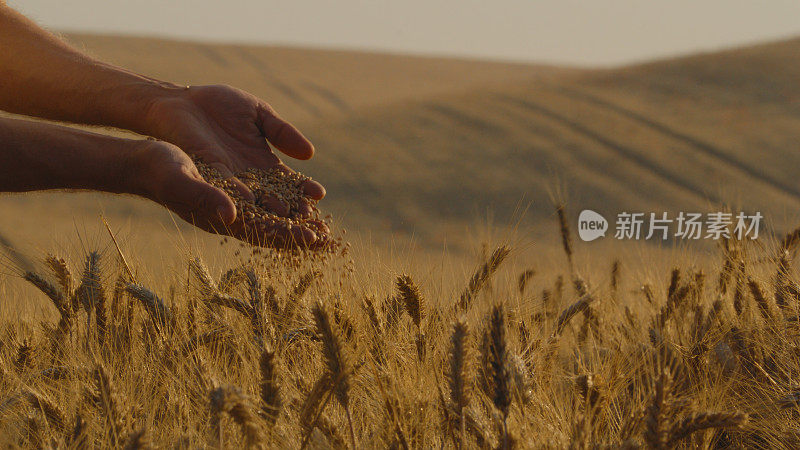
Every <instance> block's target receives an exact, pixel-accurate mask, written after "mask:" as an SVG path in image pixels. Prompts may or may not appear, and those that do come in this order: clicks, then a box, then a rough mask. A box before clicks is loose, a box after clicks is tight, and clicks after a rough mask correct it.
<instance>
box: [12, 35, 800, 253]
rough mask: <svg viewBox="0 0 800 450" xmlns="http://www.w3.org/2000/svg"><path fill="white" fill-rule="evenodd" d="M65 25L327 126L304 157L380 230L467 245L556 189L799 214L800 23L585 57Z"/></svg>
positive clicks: (165, 237) (101, 199)
mask: <svg viewBox="0 0 800 450" xmlns="http://www.w3.org/2000/svg"><path fill="white" fill-rule="evenodd" d="M68 38H69V40H71V41H72V42H74V43H76V44H77V45H80V46H82V47H84V48H86V49H87V50H89V51H90V52H91V53H93V54H95V55H97V56H99V57H101V58H103V59H107V60H110V61H112V62H115V63H118V64H121V65H123V66H126V67H129V68H131V69H133V70H136V71H141V72H144V73H147V74H149V75H152V76H156V77H161V78H165V79H168V80H171V81H174V82H179V83H186V84H198V83H228V84H232V85H235V86H237V87H240V88H243V89H246V90H249V91H252V92H254V93H255V94H257V95H259V96H262V97H263V98H265V99H267V100H268V101H269V102H270V103H271V104H272V105H273V106H274V107H275V108H276V109H277V110H278V111H280V112H281V113H282V114H283V115H284V116H285V117H287V118H288V119H290V120H293V121H294V122H295V123H297V124H298V125H299V126H300V127H301V129H302V130H303V131H304V132H305V133H306V134H307V135H308V136H309V137H310V138H311V139H312V141H313V142H314V143H315V145H316V147H317V149H318V154H317V157H315V158H314V160H312V161H309V162H303V163H298V164H292V165H293V166H294V167H296V168H298V169H299V170H302V171H304V172H306V173H308V174H310V175H312V176H314V177H315V178H316V179H318V180H320V181H321V182H323V183H324V184H325V185H326V187H327V188H328V192H329V195H328V198H327V199H326V200H325V205H324V208H325V209H326V210H328V211H330V212H332V213H333V214H334V215H335V216H336V217H337V218H339V219H341V220H342V221H343V223H344V225H345V226H346V228H348V229H349V230H350V231H351V232H356V233H357V234H358V235H361V236H371V237H372V240H373V241H375V242H377V243H384V242H387V241H388V240H389V238H390V237H392V238H393V239H395V240H402V239H404V238H406V237H410V236H413V237H414V238H415V239H416V240H417V241H418V242H420V243H422V244H423V245H424V246H429V247H431V248H439V247H440V246H441V245H442V243H443V242H445V241H446V242H447V244H448V245H449V246H450V248H451V249H454V250H456V251H458V250H460V249H463V248H464V246H465V245H468V244H470V243H471V242H472V241H468V240H467V239H466V238H464V237H463V236H464V235H465V230H466V229H467V227H476V226H480V224H481V223H483V222H484V221H485V219H486V218H487V217H492V218H493V221H494V222H495V223H497V224H508V223H510V222H515V221H516V220H517V219H519V227H518V231H519V232H521V233H522V234H524V235H525V236H529V237H533V238H534V239H536V238H537V237H542V238H544V237H545V236H550V233H551V231H552V228H553V220H552V208H551V198H552V195H553V194H552V193H553V192H557V193H558V194H556V195H558V196H561V197H564V198H566V200H567V202H568V204H569V206H570V208H571V209H572V210H573V211H575V212H577V211H579V210H581V209H584V208H591V209H595V210H597V211H600V212H603V213H605V214H608V215H609V216H613V215H614V214H616V213H618V212H622V211H644V212H650V211H654V212H658V211H662V210H663V211H671V212H677V211H711V210H718V209H720V207H719V206H718V205H719V204H720V203H727V204H732V207H733V208H734V209H735V210H737V211H738V210H739V209H741V208H744V209H745V210H747V211H755V210H758V211H760V212H762V214H764V215H765V216H766V218H767V220H768V221H769V223H770V224H772V225H774V226H775V227H777V228H778V229H779V230H783V229H785V228H786V227H789V226H793V225H795V224H796V223H800V214H798V213H797V211H800V186H798V185H797V184H796V183H795V180H796V178H797V173H796V171H797V167H800V154H798V152H797V151H796V148H797V142H798V138H800V114H799V113H800V108H798V105H799V104H800V103H798V98H800V86H798V84H797V83H796V80H797V79H798V75H800V61H798V60H797V58H793V57H792V55H795V54H797V52H798V51H799V50H800V41H798V40H793V41H786V42H779V43H773V44H767V45H760V46H755V47H750V48H745V49H739V50H732V51H726V52H721V53H714V54H703V55H695V56H690V57H686V58H678V59H672V60H668V61H658V62H652V63H648V64H643V65H639V66H634V67H626V68H620V69H614V70H597V71H590V70H585V71H581V70H574V69H559V68H553V67H546V66H534V65H520V64H500V63H487V62H478V61H464V60H447V59H435V58H422V57H411V56H402V55H379V54H368V53H357V52H339V51H322V50H305V49H287V48H272V47H255V46H241V45H211V44H199V43H187V42H173V41H164V40H156V39H141V38H127V37H126V38H119V37H109V36H84V35H71V36H68ZM0 208H2V210H3V211H4V214H3V216H2V218H0V232H2V233H4V234H6V235H9V236H11V237H12V238H15V239H22V240H23V241H26V242H33V243H36V244H37V245H46V242H48V241H49V240H52V239H51V237H52V236H53V235H56V236H59V235H63V234H65V233H69V234H74V230H75V229H78V230H81V229H83V228H84V227H86V228H87V229H89V230H96V229H97V228H96V226H97V224H98V219H97V216H98V214H99V212H100V211H101V210H103V211H105V213H106V215H107V217H108V218H109V220H110V221H111V222H112V223H114V224H117V225H118V226H122V225H125V224H130V226H129V227H128V228H126V229H130V230H131V232H132V233H133V234H134V235H135V236H138V237H137V239H138V240H137V241H136V242H140V244H139V245H141V246H142V247H145V248H149V247H158V245H155V246H154V245H153V244H159V243H163V242H168V241H172V240H174V239H175V237H174V236H175V235H174V233H171V232H165V231H164V230H170V229H174V225H173V222H172V220H171V219H170V218H169V216H168V215H167V214H165V213H164V212H163V211H160V209H159V208H157V207H155V206H154V205H150V204H148V203H147V202H144V201H139V200H135V199H122V198H117V197H109V196H101V195H87V194H81V195H65V194H38V195H35V196H24V197H23V196H9V197H4V198H2V199H0ZM521 210H525V214H524V215H521V213H520V211H521ZM520 216H521V217H520ZM134 217H135V220H134ZM607 217H608V216H607ZM73 218H74V220H73ZM180 227H181V229H184V230H186V229H188V228H187V227H185V226H183V225H181V226H180ZM87 233H88V234H89V235H90V236H91V235H93V233H96V232H95V231H91V232H87ZM192 236H197V237H198V239H199V241H200V242H205V243H206V244H208V245H211V244H212V243H216V242H218V239H211V238H210V237H208V236H205V235H204V234H202V233H194V234H192ZM143 237H144V239H142V238H143ZM42 239H45V240H44V241H42ZM64 240H65V241H66V240H67V239H66V238H65V239H64ZM544 241H545V242H550V241H549V239H545V240H544ZM553 242H555V241H553ZM161 251H162V250H159V252H161ZM162 257H163V255H162Z"/></svg>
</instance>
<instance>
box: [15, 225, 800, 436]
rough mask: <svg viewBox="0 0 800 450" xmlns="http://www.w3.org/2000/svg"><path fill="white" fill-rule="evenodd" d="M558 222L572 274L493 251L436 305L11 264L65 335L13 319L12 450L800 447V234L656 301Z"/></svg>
mask: <svg viewBox="0 0 800 450" xmlns="http://www.w3.org/2000/svg"><path fill="white" fill-rule="evenodd" d="M559 217H560V218H561V219H562V220H561V227H562V231H563V234H564V248H565V250H566V251H567V256H568V259H567V264H564V270H562V271H561V274H554V275H549V274H548V275H540V274H537V271H536V270H535V268H537V267H539V268H542V267H547V266H552V265H553V264H554V261H545V260H542V261H524V266H522V267H520V268H514V267H511V264H510V262H509V261H510V259H509V257H510V256H513V249H509V248H507V247H505V246H500V247H499V248H497V249H496V250H495V251H494V252H493V253H491V254H490V255H488V256H487V257H486V260H485V261H481V262H480V263H479V264H478V265H477V267H476V268H475V269H474V272H473V275H472V276H471V277H469V276H468V277H465V279H464V280H463V282H462V283H461V284H460V285H457V286H450V288H449V289H447V290H446V291H447V292H449V293H445V294H441V295H439V296H436V297H434V296H433V295H432V294H431V292H432V291H433V289H432V288H431V287H430V286H428V287H426V286H425V285H423V284H420V283H418V282H417V280H415V279H413V278H412V277H410V276H408V275H398V274H390V273H381V272H380V269H377V268H376V269H374V273H358V274H355V273H352V271H351V270H348V269H347V265H346V264H344V265H343V264H340V261H338V259H337V258H330V259H329V260H327V261H320V259H319V258H317V259H314V260H313V261H306V260H304V259H302V258H300V257H294V258H293V259H290V261H291V263H288V264H287V263H286V262H285V261H286V260H287V259H286V258H284V257H282V256H279V255H280V254H278V253H271V254H270V255H272V257H271V258H268V259H267V262H266V263H262V262H259V263H258V264H256V263H252V264H250V265H245V266H235V267H232V268H231V269H230V270H227V271H222V272H221V273H220V274H217V273H211V271H210V270H209V269H208V268H207V267H206V265H205V264H204V263H203V262H202V261H201V260H200V259H191V260H190V261H187V267H186V272H185V273H183V275H180V276H176V277H175V278H174V279H167V280H160V281H159V280H156V281H159V286H167V288H165V290H164V291H159V292H154V291H153V290H152V289H150V288H148V285H149V284H148V281H149V280H140V279H135V278H134V276H135V274H136V273H137V271H136V268H132V269H131V270H130V271H129V270H128V268H126V267H119V265H118V264H116V263H115V262H114V261H116V260H117V255H116V254H108V255H100V254H97V253H90V254H89V255H87V256H86V257H85V260H84V261H83V267H82V271H78V270H77V266H74V265H73V263H75V264H77V261H72V262H70V263H68V262H65V261H64V260H62V259H59V258H56V257H48V258H47V259H46V260H45V261H44V262H43V264H41V267H38V268H34V267H32V266H29V265H28V264H27V263H25V262H24V258H23V257H21V256H19V255H16V256H10V257H9V260H13V261H17V262H16V263H15V267H17V268H18V269H19V270H20V272H21V273H20V275H21V276H24V277H25V279H27V280H28V281H30V282H31V283H33V284H34V285H35V286H36V287H37V288H39V290H41V292H42V293H43V295H45V296H46V297H48V298H49V299H50V300H51V301H52V303H53V305H54V306H55V310H54V311H56V312H57V314H58V316H57V320H53V321H51V322H47V323H41V324H34V325H31V326H21V325H18V324H15V323H14V321H13V319H12V318H9V320H8V325H7V326H6V328H5V331H4V336H3V339H2V344H3V345H2V348H1V349H0V358H2V361H1V362H0V368H2V384H1V385H0V394H2V400H0V413H1V414H0V423H1V424H2V429H1V430H0V431H2V433H1V434H2V435H3V438H2V439H3V441H4V443H5V444H9V445H24V446H36V447H41V446H54V447H63V448H80V447H82V446H88V447H94V446H119V447H123V446H125V447H126V448H146V447H148V446H152V447H173V446H176V447H179V448H197V447H214V448H216V447H223V448H241V447H242V446H247V447H264V448H268V447H269V448H273V447H274V448H303V447H305V448H440V447H444V448H538V447H541V446H549V447H556V448H567V447H570V448H590V447H591V448H595V447H608V448H616V447H624V448H639V447H642V448H671V447H675V446H679V447H685V448H688V447H692V448H694V447H701V448H728V447H742V446H744V447H763V448H774V447H786V448H791V447H796V446H798V445H800V434H798V429H800V428H799V427H800V387H799V386H797V385H796V384H795V380H796V379H797V378H798V375H800V353H799V352H798V346H797V336H798V331H800V328H798V327H800V321H798V307H799V306H800V288H799V287H798V284H797V277H796V276H795V273H794V269H793V257H794V254H795V252H796V250H797V247H798V242H799V241H800V239H798V237H800V234H797V233H796V234H793V235H790V236H789V237H787V238H786V239H784V240H783V241H782V242H781V243H779V244H778V245H777V249H776V250H775V249H773V250H763V249H759V248H757V247H756V246H754V245H752V244H750V243H746V242H734V241H729V242H727V243H726V245H725V246H724V248H723V249H722V252H721V254H720V256H719V261H720V263H719V266H717V267H705V268H702V269H701V268H690V267H676V268H675V269H674V270H673V271H672V272H671V273H665V274H663V275H662V276H661V277H660V280H659V281H658V282H657V283H647V284H644V285H641V284H640V283H639V282H638V281H637V280H633V279H630V278H629V277H626V274H625V262H624V261H613V262H611V261H602V265H600V266H598V267H596V268H595V269H593V270H592V271H591V273H586V274H583V275H582V274H580V273H579V270H578V269H577V268H576V264H575V263H573V252H575V251H580V249H575V248H574V247H573V244H572V241H571V238H570V235H569V230H568V227H567V223H568V221H567V220H566V212H565V211H564V210H563V209H560V210H559ZM501 272H502V273H503V274H504V275H505V279H507V280H511V281H510V282H509V283H500V280H502V279H503V277H501V276H498V275H499V274H500V273H501ZM71 273H77V275H71ZM514 274H518V276H514ZM509 275H511V276H509ZM588 275H591V276H588ZM368 279H378V280H381V281H379V282H378V283H371V284H369V282H368V281H367V280H368ZM588 279H591V280H595V283H589V282H587V281H586V280H588ZM565 280H569V282H565ZM597 280H605V281H602V282H597ZM634 287H635V289H634ZM437 297H439V298H437Z"/></svg>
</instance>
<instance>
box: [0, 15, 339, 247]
mask: <svg viewBox="0 0 800 450" xmlns="http://www.w3.org/2000/svg"><path fill="white" fill-rule="evenodd" d="M0 48H2V49H3V51H0V80H3V82H2V83H0V109H2V110H5V111H8V112H13V113H18V114H24V115H28V116H33V117H41V118H45V119H53V120H59V121H64V122H72V123H80V124H88V125H102V126H111V127H117V128H122V129H127V130H131V131H135V132H137V133H139V134H142V135H146V136H153V137H155V138H158V139H161V140H163V141H166V142H169V143H172V144H174V145H176V146H178V147H179V148H180V149H181V150H183V151H184V152H187V153H189V154H191V155H197V156H199V157H201V158H203V159H204V160H206V161H207V162H208V163H211V164H212V165H214V166H215V167H216V168H217V170H219V171H220V172H221V173H223V174H224V175H225V176H233V175H234V174H236V173H238V172H240V171H242V170H244V169H246V168H248V167H258V168H268V167H279V168H281V169H282V170H290V169H289V168H288V167H286V166H285V165H284V164H283V163H281V162H280V159H279V158H278V157H277V155H276V154H275V153H274V152H273V150H272V149H271V148H270V146H269V144H268V143H267V141H269V142H270V143H271V144H272V145H273V146H274V147H275V148H277V149H278V150H280V151H282V152H284V153H285V154H287V155H289V156H292V157H295V158H298V159H308V158H310V157H311V156H312V155H313V153H314V147H313V146H312V145H311V143H310V142H309V141H308V140H307V139H306V138H305V137H303V135H302V134H300V132H299V131H297V129H296V128H294V127H293V126H292V125H290V124H289V123H287V122H285V121H284V120H282V119H280V118H279V117H278V116H277V114H276V113H275V112H274V110H273V109H272V108H271V107H270V106H269V105H268V104H267V103H266V102H264V101H263V100H260V99H258V98H256V97H255V96H253V95H251V94H248V93H246V92H243V91H241V90H238V89H235V88H232V87H228V86H193V87H188V88H187V87H182V86H177V85H174V84H172V83H168V82H163V81H159V80H156V79H153V78H149V77H146V76H143V75H139V74H136V73H134V72H131V71H129V70H126V69H123V68H120V67H116V66H113V65H111V64H107V63H103V62H101V61H98V60H96V59H94V58H91V57H90V56H88V55H86V54H84V53H82V52H80V51H78V50H77V49H75V48H73V47H72V46H70V45H68V44H67V43H66V42H64V41H63V40H61V39H59V38H58V37H56V36H54V35H53V34H51V33H49V32H47V31H45V30H43V29H42V28H40V27H38V26H37V25H36V24H35V23H33V22H32V21H30V20H28V19H27V18H26V17H24V16H23V15H21V14H19V13H18V12H16V11H15V10H13V9H12V8H10V7H8V6H4V5H2V4H0ZM165 182H166V181H165ZM234 183H235V184H236V185H237V186H238V188H239V190H240V191H241V192H242V193H243V195H244V196H245V197H250V198H252V193H251V192H250V191H249V190H248V189H247V188H246V186H244V185H243V184H242V183H241V182H239V181H238V180H234ZM305 192H306V194H307V195H308V196H309V197H312V198H315V199H321V198H322V197H324V195H325V189H324V188H323V187H322V186H321V185H320V184H319V183H317V182H314V181H309V182H308V183H307V184H306V186H305ZM263 200H265V203H266V205H267V207H268V208H270V209H271V210H272V211H273V212H274V213H276V214H277V215H285V214H286V212H287V208H286V206H285V205H282V204H281V203H280V202H278V201H277V199H275V198H274V197H272V198H267V199H263ZM231 204H232V203H231V201H230V199H228V201H227V202H221V203H220V204H218V205H217V206H220V207H223V208H227V207H229V206H230V205H231ZM226 205H227V206H226ZM228 211H231V209H230V208H229V209H228ZM303 212H304V213H306V214H308V213H310V208H309V209H308V210H306V211H303ZM233 214H235V211H234V212H233ZM223 217H225V218H227V219H230V218H231V217H235V216H230V215H228V214H223ZM227 219H226V220H227ZM231 220H234V219H231ZM232 224H233V223H232V222H231V223H229V224H228V225H232ZM270 231H275V230H270ZM309 233H310V234H313V232H311V230H308V229H306V231H304V234H306V235H309ZM268 234H269V233H268Z"/></svg>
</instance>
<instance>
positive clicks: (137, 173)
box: [117, 139, 160, 199]
mask: <svg viewBox="0 0 800 450" xmlns="http://www.w3.org/2000/svg"><path fill="white" fill-rule="evenodd" d="M158 145H160V143H159V142H158V141H154V140H151V139H142V140H128V142H127V145H126V146H125V148H124V150H123V151H122V152H120V155H119V156H120V160H119V164H117V167H118V171H117V176H118V177H119V178H118V179H119V180H120V183H119V185H120V187H121V189H122V193H125V194H133V195H138V196H140V197H145V198H150V199H152V198H153V190H152V186H151V183H150V182H149V180H150V178H151V176H152V174H151V172H152V168H151V167H150V163H151V161H152V159H153V158H152V157H151V155H152V153H153V152H154V151H157V150H156V147H157V146H158Z"/></svg>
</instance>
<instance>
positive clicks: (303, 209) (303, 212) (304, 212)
mask: <svg viewBox="0 0 800 450" xmlns="http://www.w3.org/2000/svg"><path fill="white" fill-rule="evenodd" d="M298 210H299V211H298V213H299V214H300V217H303V218H309V217H311V214H313V213H314V208H312V207H311V204H310V203H309V202H308V200H306V199H303V200H302V203H301V204H300V206H299V207H298Z"/></svg>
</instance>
